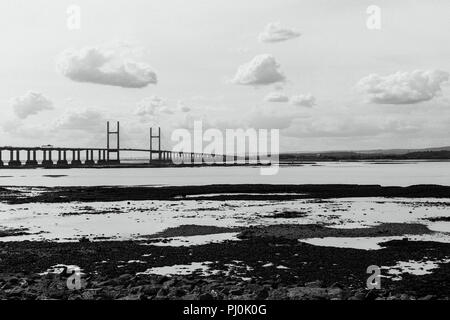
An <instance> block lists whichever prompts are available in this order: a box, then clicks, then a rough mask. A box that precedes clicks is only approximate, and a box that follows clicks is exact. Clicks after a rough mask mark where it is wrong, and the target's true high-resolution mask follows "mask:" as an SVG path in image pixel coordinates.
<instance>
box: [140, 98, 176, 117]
mask: <svg viewBox="0 0 450 320" xmlns="http://www.w3.org/2000/svg"><path fill="white" fill-rule="evenodd" d="M161 113H166V114H173V111H172V110H171V109H170V108H169V107H168V106H167V101H166V100H165V99H163V98H161V97H158V96H151V97H148V98H144V99H142V100H141V101H140V102H139V103H138V106H137V108H136V111H135V112H134V114H136V115H138V116H157V115H159V114H161Z"/></svg>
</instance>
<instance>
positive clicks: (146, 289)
mask: <svg viewBox="0 0 450 320" xmlns="http://www.w3.org/2000/svg"><path fill="white" fill-rule="evenodd" d="M159 289H161V288H160V287H157V286H152V285H145V286H142V290H141V291H142V293H143V294H145V295H146V296H154V295H157V294H158V291H159Z"/></svg>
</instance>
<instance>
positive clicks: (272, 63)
mask: <svg viewBox="0 0 450 320" xmlns="http://www.w3.org/2000/svg"><path fill="white" fill-rule="evenodd" d="M279 68H280V65H279V64H278V62H277V61H276V60H275V58H274V57H273V56H272V55H270V54H261V55H258V56H256V57H254V58H253V59H252V60H251V61H250V62H247V63H245V64H243V65H241V66H240V67H239V68H238V71H237V72H236V75H235V76H234V79H233V80H232V82H233V83H235V84H241V85H255V86H256V85H268V84H272V83H276V82H283V81H285V80H286V77H285V76H284V74H283V73H282V72H281V71H280V70H279Z"/></svg>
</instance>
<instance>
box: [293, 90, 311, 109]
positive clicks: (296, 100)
mask: <svg viewBox="0 0 450 320" xmlns="http://www.w3.org/2000/svg"><path fill="white" fill-rule="evenodd" d="M290 103H291V104H292V105H294V106H302V107H308V108H311V107H313V106H314V105H315V104H316V98H315V97H314V96H313V95H312V94H310V93H308V94H299V95H296V96H292V97H291V100H290Z"/></svg>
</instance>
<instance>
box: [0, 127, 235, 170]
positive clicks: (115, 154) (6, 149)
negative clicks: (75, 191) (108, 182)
mask: <svg viewBox="0 0 450 320" xmlns="http://www.w3.org/2000/svg"><path fill="white" fill-rule="evenodd" d="M106 130H107V135H106V136H107V138H106V148H91V147H87V148H73V147H67V148H66V147H54V146H52V145H44V146H40V147H16V146H0V168H8V167H9V168H20V167H44V168H52V167H57V168H70V167H111V166H120V165H121V156H120V155H121V153H122V152H144V153H147V154H148V157H149V158H148V162H147V163H146V165H147V166H170V165H172V164H173V163H174V162H175V161H174V160H178V163H180V162H183V163H188V164H192V165H195V164H202V163H204V162H207V161H209V160H214V162H215V163H221V164H235V163H237V161H238V159H237V157H236V156H232V160H231V161H230V159H229V158H230V157H229V156H228V157H227V156H225V155H215V154H203V153H194V152H176V151H169V150H162V149H161V128H158V130H157V132H156V133H155V134H154V133H153V128H150V146H149V149H133V148H121V147H120V122H119V121H117V125H116V129H115V131H112V130H111V126H110V123H109V121H108V122H107V124H106ZM111 136H116V139H115V140H116V143H114V145H112V143H111ZM154 140H156V141H157V144H158V146H157V148H156V149H155V148H154V143H153V141H154ZM22 152H26V160H25V161H24V162H23V161H22V159H21V153H22ZM4 153H6V154H7V155H8V154H9V159H8V161H7V162H6V161H5V162H4V161H3V154H4ZM38 155H39V157H38ZM55 156H56V158H55ZM176 158H178V159H176ZM39 161H40V162H39ZM141 165H142V164H141Z"/></svg>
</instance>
